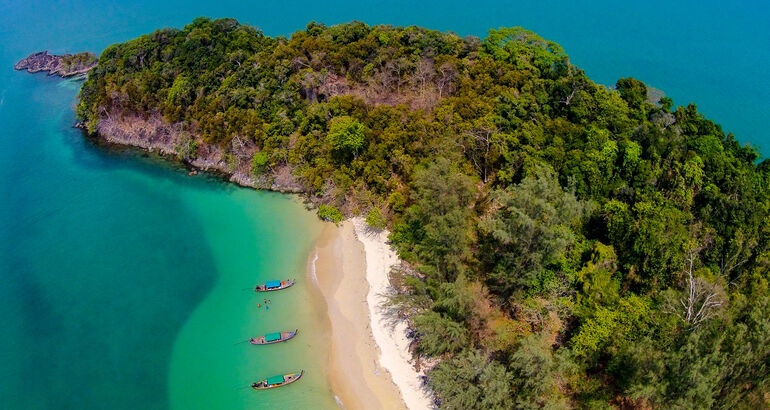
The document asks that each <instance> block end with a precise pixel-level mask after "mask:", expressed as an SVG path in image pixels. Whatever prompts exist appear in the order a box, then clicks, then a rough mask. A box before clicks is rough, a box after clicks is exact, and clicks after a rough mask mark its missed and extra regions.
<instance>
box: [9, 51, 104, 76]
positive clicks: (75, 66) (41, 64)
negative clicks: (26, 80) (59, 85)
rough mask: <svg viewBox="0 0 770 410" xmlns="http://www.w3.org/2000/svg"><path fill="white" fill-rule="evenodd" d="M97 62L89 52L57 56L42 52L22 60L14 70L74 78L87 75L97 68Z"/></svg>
mask: <svg viewBox="0 0 770 410" xmlns="http://www.w3.org/2000/svg"><path fill="white" fill-rule="evenodd" d="M97 62H98V59H97V58H96V56H95V55H94V54H93V53H88V52H82V53H77V54H63V55H55V54H48V51H40V52H37V53H32V54H30V55H29V56H28V57H27V58H25V59H22V60H21V61H19V62H18V63H16V64H15V65H14V66H13V68H14V69H16V70H27V72H29V73H37V72H40V71H47V72H48V75H58V76H60V77H72V76H76V75H80V74H85V73H87V72H88V71H90V70H91V69H92V68H94V67H96V63H97Z"/></svg>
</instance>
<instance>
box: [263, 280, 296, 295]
mask: <svg viewBox="0 0 770 410" xmlns="http://www.w3.org/2000/svg"><path fill="white" fill-rule="evenodd" d="M292 285H294V281H293V280H287V281H284V282H282V283H281V286H278V287H274V288H268V287H267V285H257V286H256V287H255V288H254V291H255V292H272V291H275V290H281V289H286V288H289V287H291V286H292Z"/></svg>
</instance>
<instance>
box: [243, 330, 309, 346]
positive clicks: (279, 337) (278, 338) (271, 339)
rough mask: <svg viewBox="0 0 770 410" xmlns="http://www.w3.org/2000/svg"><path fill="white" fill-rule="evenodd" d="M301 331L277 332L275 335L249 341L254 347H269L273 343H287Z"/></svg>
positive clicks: (269, 334) (253, 338)
mask: <svg viewBox="0 0 770 410" xmlns="http://www.w3.org/2000/svg"><path fill="white" fill-rule="evenodd" d="M298 331H299V329H296V330H294V331H293V332H292V331H286V332H275V333H268V334H266V335H264V336H260V337H252V338H251V339H249V343H251V344H253V345H269V344H272V343H280V342H285V341H287V340H289V339H291V338H292V337H294V336H296V335H297V332H298Z"/></svg>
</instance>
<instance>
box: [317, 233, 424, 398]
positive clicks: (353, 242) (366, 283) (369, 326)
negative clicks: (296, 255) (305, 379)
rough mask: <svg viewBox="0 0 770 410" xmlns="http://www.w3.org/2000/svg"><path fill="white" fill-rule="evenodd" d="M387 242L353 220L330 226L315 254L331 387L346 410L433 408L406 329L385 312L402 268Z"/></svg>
mask: <svg viewBox="0 0 770 410" xmlns="http://www.w3.org/2000/svg"><path fill="white" fill-rule="evenodd" d="M386 239H387V232H381V233H379V234H377V233H373V232H369V231H368V230H367V227H366V223H365V222H364V221H363V219H361V218H356V219H353V220H352V221H346V222H344V223H343V224H342V225H341V226H340V227H334V226H332V225H329V226H328V227H327V228H326V230H325V231H324V233H323V234H322V235H321V238H320V239H319V241H318V242H317V244H316V248H315V251H314V254H313V255H311V261H312V263H311V265H312V267H311V269H313V272H314V273H315V279H316V280H317V283H318V286H319V288H320V289H321V293H322V294H323V295H324V298H325V299H326V303H327V309H328V313H329V319H330V323H331V334H332V337H331V346H330V355H329V361H330V363H329V383H330V385H331V388H332V390H333V392H334V394H335V395H336V396H337V398H338V400H339V402H341V405H342V406H343V407H344V408H346V409H388V410H389V409H399V408H400V409H403V408H409V409H429V408H433V407H434V406H433V405H432V402H431V398H430V396H429V395H428V394H427V393H425V391H423V389H422V387H421V379H420V375H419V374H418V373H417V372H416V371H415V370H414V367H413V366H412V363H411V355H410V354H409V350H408V348H409V339H408V338H407V337H406V323H404V322H398V323H397V324H396V326H395V328H394V327H393V326H392V322H391V320H390V319H388V318H387V317H386V315H385V311H384V310H383V309H381V308H380V306H382V302H383V301H384V300H385V296H384V295H385V294H386V293H387V292H388V290H389V287H390V283H389V280H388V273H389V272H390V267H391V266H392V265H393V264H394V263H397V261H398V258H397V257H396V254H395V252H394V251H393V250H392V249H391V248H390V246H388V245H387V244H386V243H385V241H386Z"/></svg>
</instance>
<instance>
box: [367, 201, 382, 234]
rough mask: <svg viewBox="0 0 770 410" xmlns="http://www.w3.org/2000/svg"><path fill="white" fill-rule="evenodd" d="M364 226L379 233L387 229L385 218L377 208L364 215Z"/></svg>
mask: <svg viewBox="0 0 770 410" xmlns="http://www.w3.org/2000/svg"><path fill="white" fill-rule="evenodd" d="M366 224H367V225H369V227H370V228H372V229H374V230H375V231H381V230H383V229H385V228H386V227H387V222H386V221H385V216H383V215H382V211H381V210H380V208H379V207H376V206H375V207H374V208H372V209H370V210H369V213H367V214H366Z"/></svg>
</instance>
